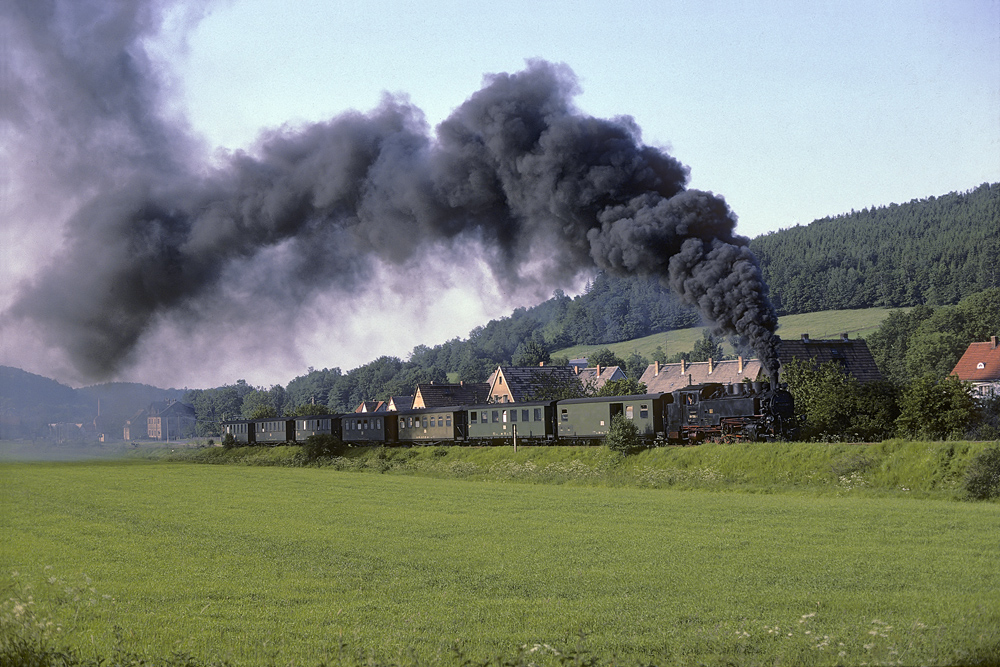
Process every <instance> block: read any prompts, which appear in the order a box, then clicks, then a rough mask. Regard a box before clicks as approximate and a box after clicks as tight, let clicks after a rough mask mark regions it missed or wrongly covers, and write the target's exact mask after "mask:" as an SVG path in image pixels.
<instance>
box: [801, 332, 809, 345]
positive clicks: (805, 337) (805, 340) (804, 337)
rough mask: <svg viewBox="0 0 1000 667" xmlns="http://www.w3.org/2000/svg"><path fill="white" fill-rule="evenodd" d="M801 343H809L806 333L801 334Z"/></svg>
mask: <svg viewBox="0 0 1000 667" xmlns="http://www.w3.org/2000/svg"><path fill="white" fill-rule="evenodd" d="M802 342H803V343H808V342H809V334H807V333H804V334H802Z"/></svg>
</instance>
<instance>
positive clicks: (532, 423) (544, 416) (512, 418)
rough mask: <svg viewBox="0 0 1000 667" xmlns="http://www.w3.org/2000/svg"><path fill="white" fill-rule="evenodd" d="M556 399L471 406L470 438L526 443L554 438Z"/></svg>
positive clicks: (469, 409) (481, 441)
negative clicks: (554, 401)
mask: <svg viewBox="0 0 1000 667" xmlns="http://www.w3.org/2000/svg"><path fill="white" fill-rule="evenodd" d="M552 406H553V403H552V401H544V402H542V401H539V402H526V403H490V404H487V405H473V406H470V407H469V408H468V419H469V441H470V442H474V443H475V442H479V443H486V442H490V443H495V444H500V442H501V441H510V442H512V441H513V438H514V433H515V432H516V433H517V439H518V441H520V442H524V443H525V444H528V443H531V442H536V443H544V442H547V441H549V440H552V436H553V432H552V414H553V412H552V410H553V407H552Z"/></svg>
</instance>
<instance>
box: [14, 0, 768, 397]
mask: <svg viewBox="0 0 1000 667" xmlns="http://www.w3.org/2000/svg"><path fill="white" fill-rule="evenodd" d="M148 6H150V5H148V3H143V2H135V3H128V2H118V3H114V4H109V3H104V2H101V3H93V6H91V5H90V3H83V2H78V3H66V4H65V5H63V4H61V3H55V2H48V3H44V2H38V1H37V0H31V1H23V2H15V3H14V5H13V7H12V8H8V9H7V10H5V14H6V15H5V16H4V21H5V23H7V24H8V30H9V31H11V32H18V33H20V34H23V35H25V37H24V38H23V39H21V40H20V41H19V42H18V43H17V44H15V46H14V50H15V52H16V53H17V55H18V56H19V58H18V59H16V60H17V62H15V63H14V65H13V66H12V68H11V69H12V72H13V76H12V77H11V83H10V84H6V85H10V86H12V87H14V88H18V90H19V91H20V92H19V94H18V95H17V97H15V98H11V97H9V96H8V95H7V93H8V92H10V91H4V96H3V97H4V98H5V99H24V97H27V98H28V99H27V100H26V101H24V102H23V103H21V104H18V103H9V104H7V105H5V106H4V107H2V109H0V113H2V115H0V120H2V122H3V123H4V124H5V125H7V126H8V128H10V129H12V130H13V134H14V135H15V141H14V143H13V144H12V146H13V148H12V149H10V150H11V151H12V152H15V153H16V152H25V151H27V150H29V149H31V150H41V154H42V155H44V156H46V157H47V158H52V157H54V156H56V155H58V154H60V152H61V153H62V154H63V155H64V159H63V160H62V161H61V162H60V164H61V165H62V166H61V167H59V171H58V173H53V174H48V175H47V179H48V181H49V182H52V183H59V184H60V185H59V191H61V192H70V193H72V194H73V195H74V197H73V201H74V202H78V203H75V204H74V208H73V212H72V214H71V215H70V216H69V217H68V222H67V224H66V230H65V241H64V245H63V247H62V248H61V250H60V251H59V252H58V253H57V254H56V255H55V257H54V258H53V260H52V261H51V262H50V263H49V264H48V265H47V267H46V268H45V269H44V271H42V272H41V273H38V274H36V275H35V276H33V277H32V279H30V280H28V281H25V282H24V283H22V284H21V286H20V288H19V290H18V292H17V294H16V295H15V298H14V299H13V302H12V304H11V306H10V308H9V310H8V315H10V316H13V317H16V318H21V319H22V320H23V321H30V322H33V323H34V324H36V325H38V328H40V329H41V330H44V331H45V332H46V335H47V336H48V337H49V339H50V341H51V343H52V344H54V345H56V346H58V347H60V348H62V349H63V350H65V351H66V352H68V353H69V355H70V357H71V359H72V360H73V363H74V364H75V365H76V367H77V368H78V370H79V371H80V372H81V373H83V374H85V375H88V376H91V377H94V378H104V377H110V376H113V375H115V373H117V372H118V371H120V370H121V369H122V368H123V367H126V366H127V365H128V364H129V363H131V362H132V361H133V355H134V354H135V351H136V349H137V346H138V345H139V344H140V342H141V341H142V340H143V339H144V337H145V336H148V335H149V334H150V332H151V330H152V329H153V328H154V327H155V326H156V324H157V323H158V322H161V321H162V320H163V319H164V318H173V319H175V320H177V319H179V320H182V321H183V320H185V319H186V320H189V321H191V322H197V321H202V322H203V319H201V318H204V317H206V311H209V312H211V313H213V314H214V316H216V317H219V316H224V317H228V318H231V319H232V320H233V321H237V322H244V323H252V322H254V321H255V318H257V317H258V316H259V314H260V312H261V309H260V308H259V307H258V306H260V304H283V305H284V307H285V308H289V309H291V310H290V311H289V312H294V307H295V305H296V304H303V303H306V302H307V301H308V300H310V299H311V298H314V297H316V296H317V295H325V294H329V293H330V292H338V293H341V294H343V295H344V297H345V298H351V297H359V296H361V297H362V298H363V294H364V293H365V289H366V285H367V284H368V281H369V280H371V278H372V277H373V275H375V273H376V269H377V267H378V266H381V265H386V264H388V265H391V266H396V267H400V270H411V269H412V268H413V267H419V266H425V265H427V266H431V267H433V266H438V265H439V264H440V262H442V261H444V262H447V263H461V262H463V261H470V262H471V261H477V262H485V263H486V265H487V266H488V267H489V270H490V271H491V272H492V274H493V275H494V276H495V277H496V279H497V281H498V282H499V283H500V284H503V285H508V286H510V287H511V289H514V290H516V289H517V288H519V287H521V286H523V285H526V284H532V285H548V286H550V289H551V287H555V286H560V285H567V284H571V283H573V282H574V281H576V280H577V279H578V278H579V277H580V275H581V274H583V273H586V272H589V271H593V270H594V268H595V267H596V268H598V269H603V270H607V271H612V272H615V273H617V274H623V275H642V276H656V277H658V278H659V279H660V280H661V281H662V282H663V284H665V285H668V286H669V287H670V288H671V290H673V291H674V292H675V293H676V294H678V295H679V296H680V297H681V298H682V299H684V300H685V301H686V302H688V303H691V304H696V305H697V306H698V308H699V309H700V311H701V313H702V314H703V316H704V318H705V319H706V321H707V322H709V323H711V324H712V325H713V326H714V327H715V329H716V332H717V333H724V334H727V335H734V336H738V337H741V338H742V339H743V340H744V341H745V342H746V343H748V344H749V345H751V346H753V347H754V349H756V351H757V352H758V354H759V355H760V356H761V358H762V359H763V360H765V363H766V365H767V366H768V367H769V368H773V367H774V366H775V364H776V356H775V349H776V338H775V336H774V330H775V327H776V325H777V317H776V314H775V312H774V309H773V307H772V306H771V304H770V302H769V300H768V297H767V287H766V285H765V284H764V282H763V280H762V277H761V272H760V268H759V266H758V264H757V262H756V260H755V258H754V257H753V255H752V254H751V253H750V251H749V249H748V247H747V244H748V239H746V238H743V237H741V236H739V235H737V234H736V233H735V228H736V216H735V215H734V214H733V213H732V212H731V211H730V210H729V208H728V206H727V205H726V203H725V201H724V200H723V199H722V198H721V197H719V196H716V195H714V194H712V193H709V192H702V191H696V190H688V189H685V185H686V183H687V177H688V170H687V168H686V167H685V166H684V165H682V164H681V163H680V162H678V161H677V160H676V159H675V158H673V157H671V156H670V155H668V154H667V153H666V152H665V151H663V150H661V149H659V148H655V147H651V146H647V145H644V144H643V143H642V138H641V132H640V130H639V128H638V127H637V126H636V124H635V122H634V121H633V120H632V119H631V118H629V117H618V118H613V119H599V118H593V117H590V116H587V115H585V114H583V113H581V112H580V111H579V110H578V109H577V108H576V107H575V106H574V105H573V98H574V96H575V95H576V94H577V93H578V92H579V90H578V86H577V81H576V78H575V76H574V74H573V72H572V71H571V70H570V69H569V68H568V67H566V66H565V65H557V64H552V63H549V62H545V61H542V60H533V61H529V62H528V63H527V65H526V67H525V69H524V70H522V71H519V72H515V73H505V74H494V75H489V76H487V77H486V78H485V80H484V85H483V87H482V89H481V90H479V91H477V92H475V93H473V94H472V96H471V97H470V98H469V99H468V100H467V101H466V102H465V103H463V104H462V105H461V106H460V107H459V108H457V109H456V110H455V111H454V112H453V113H452V115H451V116H450V117H449V118H447V119H446V120H445V121H444V122H442V123H441V124H440V125H439V126H438V127H437V128H436V129H435V130H434V131H432V130H431V128H430V127H429V126H428V124H427V123H426V121H425V119H424V116H423V114H422V113H421V111H420V110H419V109H417V108H416V107H414V106H413V105H412V104H411V103H409V101H408V100H407V99H405V98H401V97H393V96H386V97H385V98H384V99H383V101H382V103H381V104H380V105H379V107H378V108H376V109H374V110H372V111H370V112H368V113H360V112H348V113H345V114H343V115H340V116H338V117H336V118H333V119H331V120H329V121H327V122H322V123H315V124H311V125H308V126H304V127H298V128H280V129H275V130H271V131H268V132H266V133H264V134H263V135H261V137H260V140H259V141H258V143H257V145H256V146H255V147H254V148H253V149H252V150H250V151H245V152H244V151H239V152H235V153H232V154H230V155H228V156H226V157H225V159H224V160H223V161H222V162H221V163H216V164H215V165H214V166H212V167H209V166H208V163H207V162H205V161H204V160H201V159H200V156H201V153H200V150H201V149H200V146H199V145H198V142H197V140H196V139H194V138H193V137H192V136H191V135H190V133H189V131H188V130H187V128H186V127H185V126H184V124H183V122H178V121H177V120H171V119H169V118H167V117H166V115H165V114H164V112H163V111H162V109H163V108H164V107H165V100H164V92H163V90H164V89H163V75H162V74H161V73H159V72H157V71H156V70H155V67H153V65H152V63H151V61H150V60H149V59H148V58H146V57H145V55H144V51H143V49H142V40H143V38H144V37H146V36H148V35H150V34H152V33H154V32H155V31H156V30H157V29H158V27H159V25H160V23H161V22H162V20H163V14H162V12H161V11H157V10H154V9H146V7H148ZM109 7H110V9H109ZM98 10H99V11H98ZM67 12H69V13H70V14H71V15H70V16H67ZM89 12H94V13H89ZM95 16H96V18H95ZM80 24H84V26H85V28H87V29H85V30H82V31H80V30H78V28H79V26H80ZM11 25H12V26H13V28H10V27H9V26H11ZM22 30H23V32H21V31H22ZM93 45H99V46H100V49H96V50H91V47H92V46H93ZM35 80H39V81H42V80H44V81H46V82H47V83H48V85H49V87H50V89H49V90H43V91H42V92H40V93H31V92H29V90H30V88H31V84H32V83H33V82H34V81H35ZM64 89H65V90H68V91H69V94H67V95H64V94H63V91H64ZM32 96H35V97H39V96H40V98H39V99H35V100H32V99H30V98H31V97H32ZM45 105H49V106H45ZM37 108H48V109H52V110H54V111H53V112H52V113H51V114H49V115H46V116H45V117H44V119H43V123H42V127H39V126H38V124H37V122H35V121H31V122H29V119H30V118H31V111H32V110H34V109H37ZM32 123H35V124H32ZM61 123H62V126H61V127H60V132H59V134H58V136H52V135H51V134H49V133H48V132H47V131H46V127H45V125H46V124H47V125H49V126H51V127H52V128H55V126H57V125H60V124H61ZM19 213H20V214H22V215H28V216H30V214H31V213H32V211H30V210H23V211H19ZM432 258H438V259H432ZM262 267H263V268H264V269H266V271H267V272H268V274H267V276H266V279H261V277H260V271H261V269H262ZM251 272H253V273H254V275H255V276H256V277H255V278H254V279H253V280H252V281H251V282H252V284H253V285H254V291H253V293H252V294H243V295H240V296H237V295H235V291H234V290H233V285H235V284H237V283H238V280H237V279H234V277H238V276H239V275H240V274H241V273H251ZM227 295H228V296H229V297H231V298H226V297H227Z"/></svg>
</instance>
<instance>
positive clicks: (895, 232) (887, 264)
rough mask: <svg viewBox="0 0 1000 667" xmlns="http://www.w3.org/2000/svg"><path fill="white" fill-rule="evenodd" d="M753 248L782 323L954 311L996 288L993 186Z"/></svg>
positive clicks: (998, 205) (775, 236)
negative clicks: (834, 313) (943, 308)
mask: <svg viewBox="0 0 1000 667" xmlns="http://www.w3.org/2000/svg"><path fill="white" fill-rule="evenodd" d="M750 247H751V249H752V250H753V251H754V253H755V254H756V255H757V257H758V259H760V263H761V267H762V269H763V272H764V278H765V280H767V283H768V285H769V287H770V290H771V297H772V300H773V302H774V305H775V307H776V308H777V309H778V313H779V314H782V315H784V314H792V313H810V312H817V311H823V310H838V309H844V308H872V307H885V308H899V307H905V306H917V305H921V304H927V305H932V306H934V305H946V304H954V303H957V302H958V301H959V300H961V299H962V298H963V297H966V296H968V295H970V294H974V293H976V292H981V291H983V290H986V289H989V288H991V287H1000V267H998V266H997V258H998V257H1000V184H992V185H991V184H983V185H981V186H979V187H977V188H975V189H973V190H969V191H968V192H959V193H951V194H947V195H944V196H941V197H928V198H926V199H921V200H914V201H911V202H909V203H906V204H890V205H889V206H881V207H877V208H870V209H869V208H866V209H864V210H861V211H852V212H851V213H849V214H847V215H840V216H837V217H832V218H823V219H820V220H816V221H814V222H812V223H810V224H809V225H806V226H804V227H803V226H795V227H793V228H791V229H784V230H781V231H779V232H773V233H770V234H766V235H764V236H760V237H757V238H756V239H754V240H753V241H752V242H751V244H750Z"/></svg>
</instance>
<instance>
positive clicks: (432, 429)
mask: <svg viewBox="0 0 1000 667" xmlns="http://www.w3.org/2000/svg"><path fill="white" fill-rule="evenodd" d="M619 414H622V415H624V416H625V418H626V419H628V420H630V421H631V422H632V423H633V424H635V426H636V427H637V428H638V431H639V436H640V438H642V440H644V441H645V442H646V444H648V445H660V444H663V445H667V444H675V445H677V444H681V445H684V444H698V443H700V442H706V441H715V442H741V441H747V442H754V441H768V440H782V439H789V438H792V437H794V436H795V432H796V426H797V423H798V422H797V420H796V417H795V404H794V401H793V399H792V395H791V394H790V393H789V392H788V391H787V390H786V389H785V388H783V387H780V386H776V387H774V388H772V387H771V385H770V384H769V383H767V382H753V383H741V384H732V385H723V384H717V383H708V384H702V385H692V386H688V387H684V388H683V389H677V390H675V391H672V392H669V393H660V394H643V395H635V396H604V397H599V398H572V399H563V400H553V401H531V402H522V403H489V404H484V405H471V406H466V405H459V406H449V407H441V408H423V409H417V410H405V411H399V412H355V413H349V414H339V415H309V416H301V417H284V418H269V419H250V420H236V421H226V422H223V424H222V426H223V433H231V434H232V435H233V437H234V438H235V440H236V441H237V442H238V443H241V444H282V443H302V442H305V440H306V439H307V438H308V437H309V436H311V435H334V436H336V437H338V438H340V439H341V440H343V441H344V442H347V443H350V444H353V445H377V444H383V445H421V444H424V445H432V444H433V445H438V444H459V445H461V444H465V445H491V444H492V445H500V444H507V445H509V444H512V443H514V444H523V445H543V444H544V445H554V444H596V443H600V442H602V441H603V440H604V439H605V438H606V437H607V435H608V430H609V428H610V427H611V421H612V419H614V418H615V416H616V415H619Z"/></svg>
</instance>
